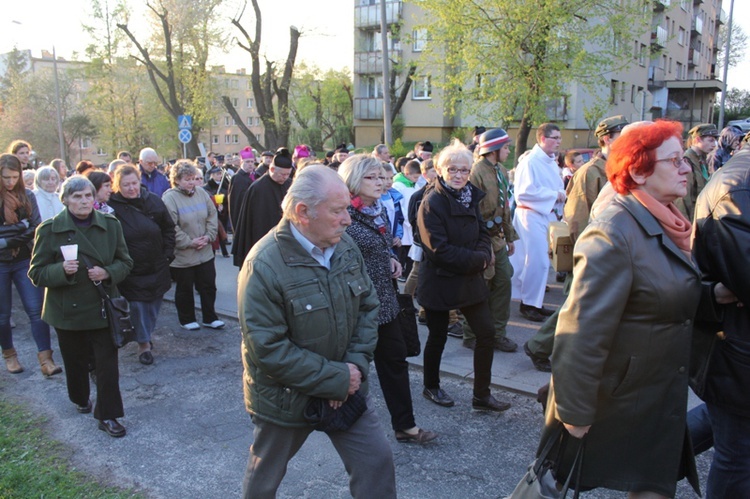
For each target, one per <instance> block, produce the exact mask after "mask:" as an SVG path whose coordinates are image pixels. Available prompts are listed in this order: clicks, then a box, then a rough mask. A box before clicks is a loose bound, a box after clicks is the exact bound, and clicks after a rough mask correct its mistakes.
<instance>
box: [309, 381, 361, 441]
mask: <svg viewBox="0 0 750 499" xmlns="http://www.w3.org/2000/svg"><path fill="white" fill-rule="evenodd" d="M366 410H367V399H366V398H365V396H364V395H362V394H360V393H359V390H357V391H356V392H354V395H349V396H348V397H347V398H346V401H345V402H344V404H343V405H342V406H341V407H339V408H338V409H334V408H333V407H331V405H330V403H329V401H328V400H326V399H322V398H319V397H312V398H311V399H310V401H309V402H308V403H307V405H306V406H305V412H304V417H305V421H307V423H308V424H310V425H311V426H312V427H313V428H314V429H315V430H317V431H324V432H327V433H330V432H335V431H346V430H348V429H349V428H351V427H352V425H353V424H354V423H356V422H357V420H358V419H359V418H360V416H362V414H364V413H365V411H366Z"/></svg>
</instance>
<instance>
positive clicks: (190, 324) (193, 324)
mask: <svg viewBox="0 0 750 499" xmlns="http://www.w3.org/2000/svg"><path fill="white" fill-rule="evenodd" d="M180 327H181V328H182V329H187V330H188V331H195V330H196V329H200V328H201V327H200V326H199V325H198V323H197V322H188V323H187V324H180Z"/></svg>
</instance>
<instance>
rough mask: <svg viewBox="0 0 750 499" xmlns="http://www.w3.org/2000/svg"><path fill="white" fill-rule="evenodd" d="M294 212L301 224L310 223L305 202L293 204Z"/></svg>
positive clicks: (308, 211)
mask: <svg viewBox="0 0 750 499" xmlns="http://www.w3.org/2000/svg"><path fill="white" fill-rule="evenodd" d="M294 213H295V215H297V220H298V221H299V223H300V224H301V225H305V226H307V225H309V224H310V210H309V209H308V207H307V205H306V204H305V203H297V204H296V205H295V206H294Z"/></svg>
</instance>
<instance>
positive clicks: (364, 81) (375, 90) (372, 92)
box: [360, 76, 383, 99]
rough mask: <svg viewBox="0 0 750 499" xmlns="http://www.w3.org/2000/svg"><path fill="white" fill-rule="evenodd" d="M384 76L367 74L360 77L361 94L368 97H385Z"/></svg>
mask: <svg viewBox="0 0 750 499" xmlns="http://www.w3.org/2000/svg"><path fill="white" fill-rule="evenodd" d="M382 81H383V80H382V78H380V77H375V76H367V77H364V78H361V79H360V85H361V88H360V90H361V92H360V94H361V95H362V96H363V97H365V98H368V99H382V98H383V84H382Z"/></svg>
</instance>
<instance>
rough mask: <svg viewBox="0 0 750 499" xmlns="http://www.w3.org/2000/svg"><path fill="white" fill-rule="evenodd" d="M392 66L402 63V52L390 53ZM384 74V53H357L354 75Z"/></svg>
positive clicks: (394, 51)
mask: <svg viewBox="0 0 750 499" xmlns="http://www.w3.org/2000/svg"><path fill="white" fill-rule="evenodd" d="M389 56H390V61H391V64H394V63H395V64H398V63H399V62H400V61H401V51H400V50H391V51H389ZM382 72H383V53H382V52H380V51H377V52H375V51H368V52H355V53H354V74H360V75H361V74H380V73H382Z"/></svg>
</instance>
